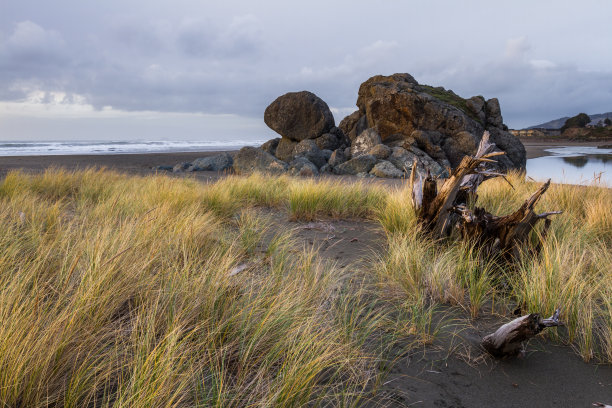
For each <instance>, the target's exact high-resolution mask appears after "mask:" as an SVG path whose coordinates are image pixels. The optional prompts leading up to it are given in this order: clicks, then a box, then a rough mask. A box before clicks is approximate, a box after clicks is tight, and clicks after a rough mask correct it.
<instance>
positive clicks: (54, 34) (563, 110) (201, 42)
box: [0, 0, 612, 141]
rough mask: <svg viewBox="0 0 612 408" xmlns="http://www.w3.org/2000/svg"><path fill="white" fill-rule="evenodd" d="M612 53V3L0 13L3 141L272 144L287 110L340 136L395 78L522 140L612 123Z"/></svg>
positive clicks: (390, 3)
mask: <svg viewBox="0 0 612 408" xmlns="http://www.w3.org/2000/svg"><path fill="white" fill-rule="evenodd" d="M610 44H612V2H610V1H608V0H599V1H598V0H583V1H581V2H576V1H560V0H556V1H547V0H541V1H540V0H539V1H533V0H529V1H523V0H515V1H512V2H494V1H490V0H488V1H469V0H467V1H461V2H459V1H451V0H449V1H441V0H430V1H400V0H378V1H376V2H373V1H371V0H369V1H361V0H350V1H344V0H342V1H333V0H326V1H321V0H309V1H290V0H284V1H271V0H258V1H253V0H248V1H246V0H245V1H234V0H224V1H208V0H199V1H197V0H173V1H159V0H147V1H142V0H138V1H137V0H104V1H96V0H53V1H49V0H0V141H7V140H73V139H79V140H107V139H113V140H132V139H139V140H147V139H149V140H197V139H210V138H212V139H219V140H221V139H223V140H224V139H231V138H240V139H248V138H253V139H268V138H271V137H275V134H274V132H272V131H271V130H270V129H268V128H267V127H266V126H265V124H264V122H263V113H264V110H265V108H266V106H268V105H269V104H270V103H271V102H272V101H273V100H274V99H275V98H276V97H278V96H280V95H282V94H284V93H286V92H292V91H301V90H309V91H311V92H314V93H315V94H317V95H318V96H319V97H321V98H322V99H323V100H325V101H326V102H327V103H328V105H329V106H330V108H331V109H332V112H333V113H334V116H335V119H336V123H339V122H340V120H341V119H342V118H343V117H344V116H346V115H348V114H350V113H351V112H353V111H354V110H356V106H355V103H356V100H357V91H358V89H359V85H360V84H361V83H362V82H364V81H365V80H367V79H368V78H369V77H371V76H373V75H378V74H385V75H388V74H392V73H396V72H408V73H410V74H411V75H413V76H414V77H415V79H416V80H417V81H419V83H422V84H429V85H433V86H443V87H445V88H446V89H452V90H453V91H454V92H455V93H457V94H459V95H461V96H463V97H470V96H473V95H483V96H485V97H486V98H492V97H497V98H498V99H499V101H500V104H501V108H502V115H503V117H504V122H505V123H506V124H507V125H508V126H509V127H510V128H517V129H518V128H523V127H527V126H531V125H535V124H538V123H542V122H546V121H548V120H552V119H557V118H559V117H563V116H573V115H575V114H577V113H579V112H586V113H590V114H594V113H603V112H609V111H612V47H611V46H610Z"/></svg>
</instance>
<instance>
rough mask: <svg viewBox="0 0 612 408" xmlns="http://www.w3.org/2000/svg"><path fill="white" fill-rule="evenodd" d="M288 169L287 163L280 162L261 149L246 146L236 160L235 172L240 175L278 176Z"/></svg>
mask: <svg viewBox="0 0 612 408" xmlns="http://www.w3.org/2000/svg"><path fill="white" fill-rule="evenodd" d="M287 168H288V165H287V163H285V162H283V161H280V160H278V159H277V158H276V157H274V156H272V155H271V154H270V153H268V152H265V151H263V150H262V149H261V148H259V147H251V146H245V147H243V148H242V149H240V151H239V152H238V154H236V157H235V158H234V170H235V171H236V172H237V173H240V174H249V173H252V172H254V171H260V172H264V173H275V174H278V173H283V172H285V171H286V170H287Z"/></svg>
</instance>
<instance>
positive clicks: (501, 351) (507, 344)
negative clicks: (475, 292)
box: [481, 309, 563, 358]
mask: <svg viewBox="0 0 612 408" xmlns="http://www.w3.org/2000/svg"><path fill="white" fill-rule="evenodd" d="M561 325H563V323H561V322H560V321H559V309H557V310H555V313H554V314H553V315H552V316H551V317H549V318H548V319H542V318H541V317H540V315H539V314H537V313H531V314H528V315H525V316H521V317H519V318H516V319H514V320H512V321H511V322H509V323H506V324H504V325H503V326H501V327H500V328H499V329H497V331H495V333H491V334H489V335H488V336H486V337H484V338H483V339H482V343H481V344H482V347H484V349H485V350H487V351H488V352H489V353H491V355H493V356H494V357H498V358H501V357H512V356H516V355H517V354H522V353H524V350H525V341H527V340H529V339H530V338H532V337H533V336H535V335H536V334H538V333H540V332H541V331H542V330H544V329H545V328H547V327H554V326H561Z"/></svg>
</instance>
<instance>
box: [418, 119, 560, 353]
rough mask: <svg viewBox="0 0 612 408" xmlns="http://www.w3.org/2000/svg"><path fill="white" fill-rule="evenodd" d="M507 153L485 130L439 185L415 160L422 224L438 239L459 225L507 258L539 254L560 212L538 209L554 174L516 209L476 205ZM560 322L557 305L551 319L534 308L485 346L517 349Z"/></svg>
mask: <svg viewBox="0 0 612 408" xmlns="http://www.w3.org/2000/svg"><path fill="white" fill-rule="evenodd" d="M502 154H504V153H503V152H496V151H495V144H494V143H492V142H491V141H490V140H489V132H486V131H485V132H484V134H483V136H482V140H481V141H480V144H479V146H478V150H477V151H476V154H475V155H474V156H473V157H469V156H466V157H464V158H463V160H462V161H461V163H460V164H459V166H457V168H455V170H453V171H452V173H451V175H450V177H449V178H448V179H447V180H446V181H445V182H444V184H442V186H441V187H440V189H439V190H438V185H437V181H436V180H435V179H434V178H433V177H431V175H430V173H429V172H427V174H426V175H425V177H423V176H422V175H419V176H418V179H417V177H416V168H417V166H416V164H417V163H416V161H415V163H414V165H413V166H412V169H413V170H412V173H411V175H410V189H411V192H412V204H413V206H414V208H415V211H416V214H417V218H418V221H419V223H420V225H421V226H422V227H423V229H424V230H425V231H427V232H428V233H430V234H431V235H432V236H433V237H434V238H436V239H439V238H445V237H448V236H450V235H451V234H452V232H453V231H458V233H459V236H460V237H461V239H463V240H465V241H468V242H470V243H471V244H474V245H476V246H477V247H478V248H479V249H481V250H483V254H485V255H489V256H499V257H500V258H501V259H506V260H508V261H515V260H517V259H518V258H519V256H520V254H521V253H522V252H525V251H529V252H530V253H532V254H537V253H538V252H539V251H540V248H541V246H542V242H543V240H544V238H545V237H546V233H547V232H548V229H549V227H550V220H549V219H548V217H549V216H550V215H553V214H560V213H561V212H560V211H552V212H544V213H541V214H537V213H536V212H535V210H534V208H535V205H536V204H537V203H538V201H539V200H540V198H541V197H542V195H543V194H544V193H545V192H546V190H547V189H548V187H549V186H550V180H548V181H547V182H546V183H544V184H543V185H542V186H541V187H540V188H539V189H538V190H537V191H536V192H534V193H533V194H532V195H531V197H529V198H528V199H527V200H526V201H525V202H524V203H523V205H521V206H520V207H519V208H518V209H517V210H516V211H514V212H513V213H511V214H508V215H504V216H496V215H493V214H491V213H490V212H488V211H487V210H485V209H484V208H480V207H476V206H475V204H476V201H477V198H478V195H477V190H478V187H479V186H480V184H482V182H483V181H485V180H487V179H490V178H494V177H503V178H504V179H505V177H504V175H503V174H500V173H498V172H496V171H495V170H494V169H493V167H492V163H495V160H494V159H493V157H495V156H498V155H502ZM506 181H508V180H507V179H506ZM508 183H509V182H508ZM540 220H544V227H543V229H542V230H541V231H540V232H539V236H538V238H539V239H538V241H537V243H535V244H532V243H531V242H530V236H531V232H532V231H533V230H534V229H535V227H536V225H537V224H538V222H539V221H540ZM559 324H560V322H559V311H558V310H557V311H556V312H555V314H554V315H553V316H551V317H550V318H549V319H541V318H540V316H539V315H538V314H529V315H526V316H522V317H519V318H518V319H515V320H513V321H511V322H510V323H508V324H505V325H503V326H502V327H500V328H499V329H498V330H497V331H496V332H495V333H493V334H490V335H488V336H486V337H485V338H484V339H483V340H482V346H483V347H484V348H485V349H486V350H487V351H488V352H489V353H491V354H492V355H494V356H496V357H504V356H511V355H516V354H518V353H519V352H521V351H522V350H523V343H524V342H525V341H526V340H528V339H529V338H531V337H533V336H535V335H536V334H538V333H539V332H541V331H542V330H543V329H544V328H545V327H550V326H558V325H559Z"/></svg>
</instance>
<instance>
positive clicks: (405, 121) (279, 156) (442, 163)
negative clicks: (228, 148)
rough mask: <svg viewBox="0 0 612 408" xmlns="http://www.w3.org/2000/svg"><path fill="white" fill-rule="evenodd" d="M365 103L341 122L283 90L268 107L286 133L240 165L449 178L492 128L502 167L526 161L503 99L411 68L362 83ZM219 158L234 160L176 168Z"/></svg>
mask: <svg viewBox="0 0 612 408" xmlns="http://www.w3.org/2000/svg"><path fill="white" fill-rule="evenodd" d="M357 107H358V110H357V111H355V112H353V113H352V114H350V115H348V116H347V117H345V118H344V119H343V120H342V121H341V122H340V124H339V125H338V127H336V126H335V122H334V117H333V115H332V113H331V111H330V109H329V106H328V105H327V104H326V103H325V102H324V101H323V100H322V99H321V98H319V97H318V96H317V95H315V94H313V93H311V92H308V91H302V92H289V93H287V94H285V95H282V96H280V97H278V98H277V99H276V100H274V101H273V102H272V103H271V104H270V105H269V106H268V107H267V108H266V111H265V114H264V121H265V123H266V124H267V125H268V126H269V127H270V128H271V129H273V130H274V131H276V132H277V133H278V134H280V136H281V137H280V138H275V139H272V140H269V141H268V142H266V143H264V144H263V145H262V146H261V148H248V149H246V150H245V149H243V150H241V151H240V152H239V153H238V155H237V156H236V157H235V158H234V165H233V169H234V170H235V171H236V172H243V173H244V172H248V171H250V170H249V169H257V170H261V171H272V172H281V171H289V172H291V173H292V174H299V175H317V174H319V173H325V172H332V173H336V174H359V175H361V176H364V175H365V176H369V177H406V176H407V175H408V174H410V172H411V170H412V167H413V166H414V163H416V164H417V170H418V171H420V172H426V171H429V172H430V174H431V175H432V176H434V177H448V176H449V174H450V171H451V170H452V169H454V168H456V167H457V166H458V165H459V163H461V161H462V159H463V158H464V157H465V156H466V155H467V156H471V155H474V154H475V153H476V149H477V147H478V145H479V143H480V140H481V138H482V134H483V133H484V131H485V130H487V131H488V132H489V133H490V138H491V141H492V142H493V143H494V144H495V145H496V149H498V150H500V151H503V152H505V155H503V156H499V157H497V170H501V171H505V170H509V169H524V167H525V162H526V154H525V148H524V147H523V145H522V143H521V142H520V141H519V139H518V138H517V137H516V136H515V135H513V134H512V133H509V132H508V129H507V127H506V126H505V125H504V124H503V118H502V115H501V109H500V106H499V101H498V100H497V99H496V98H492V99H489V100H485V98H484V97H482V96H474V97H471V98H469V99H464V98H462V97H460V96H458V95H456V94H455V93H454V92H452V91H450V90H446V89H444V88H442V87H438V88H434V87H431V86H428V85H420V84H419V83H418V82H417V81H416V80H415V79H414V78H413V77H412V76H411V75H409V74H394V75H390V76H381V75H378V76H374V77H372V78H370V79H368V80H367V81H365V82H364V83H363V84H361V86H360V87H359V92H358V97H357ZM249 160H250V161H252V163H250V162H249ZM217 161H218V162H223V163H226V162H228V161H229V160H227V158H226V157H222V158H221V157H220V158H217V159H214V160H213V159H207V160H206V163H204V162H202V163H201V164H202V165H204V164H205V165H206V166H201V165H198V163H196V162H194V163H193V164H191V163H181V164H179V165H177V168H176V169H175V171H185V170H188V169H189V168H190V167H189V166H192V167H191V168H192V169H194V170H195V169H198V168H202V169H217V167H219V166H211V165H209V162H210V163H212V162H215V163H217ZM213 167H214V168H213ZM223 167H224V169H226V168H227V167H225V166H223Z"/></svg>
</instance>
